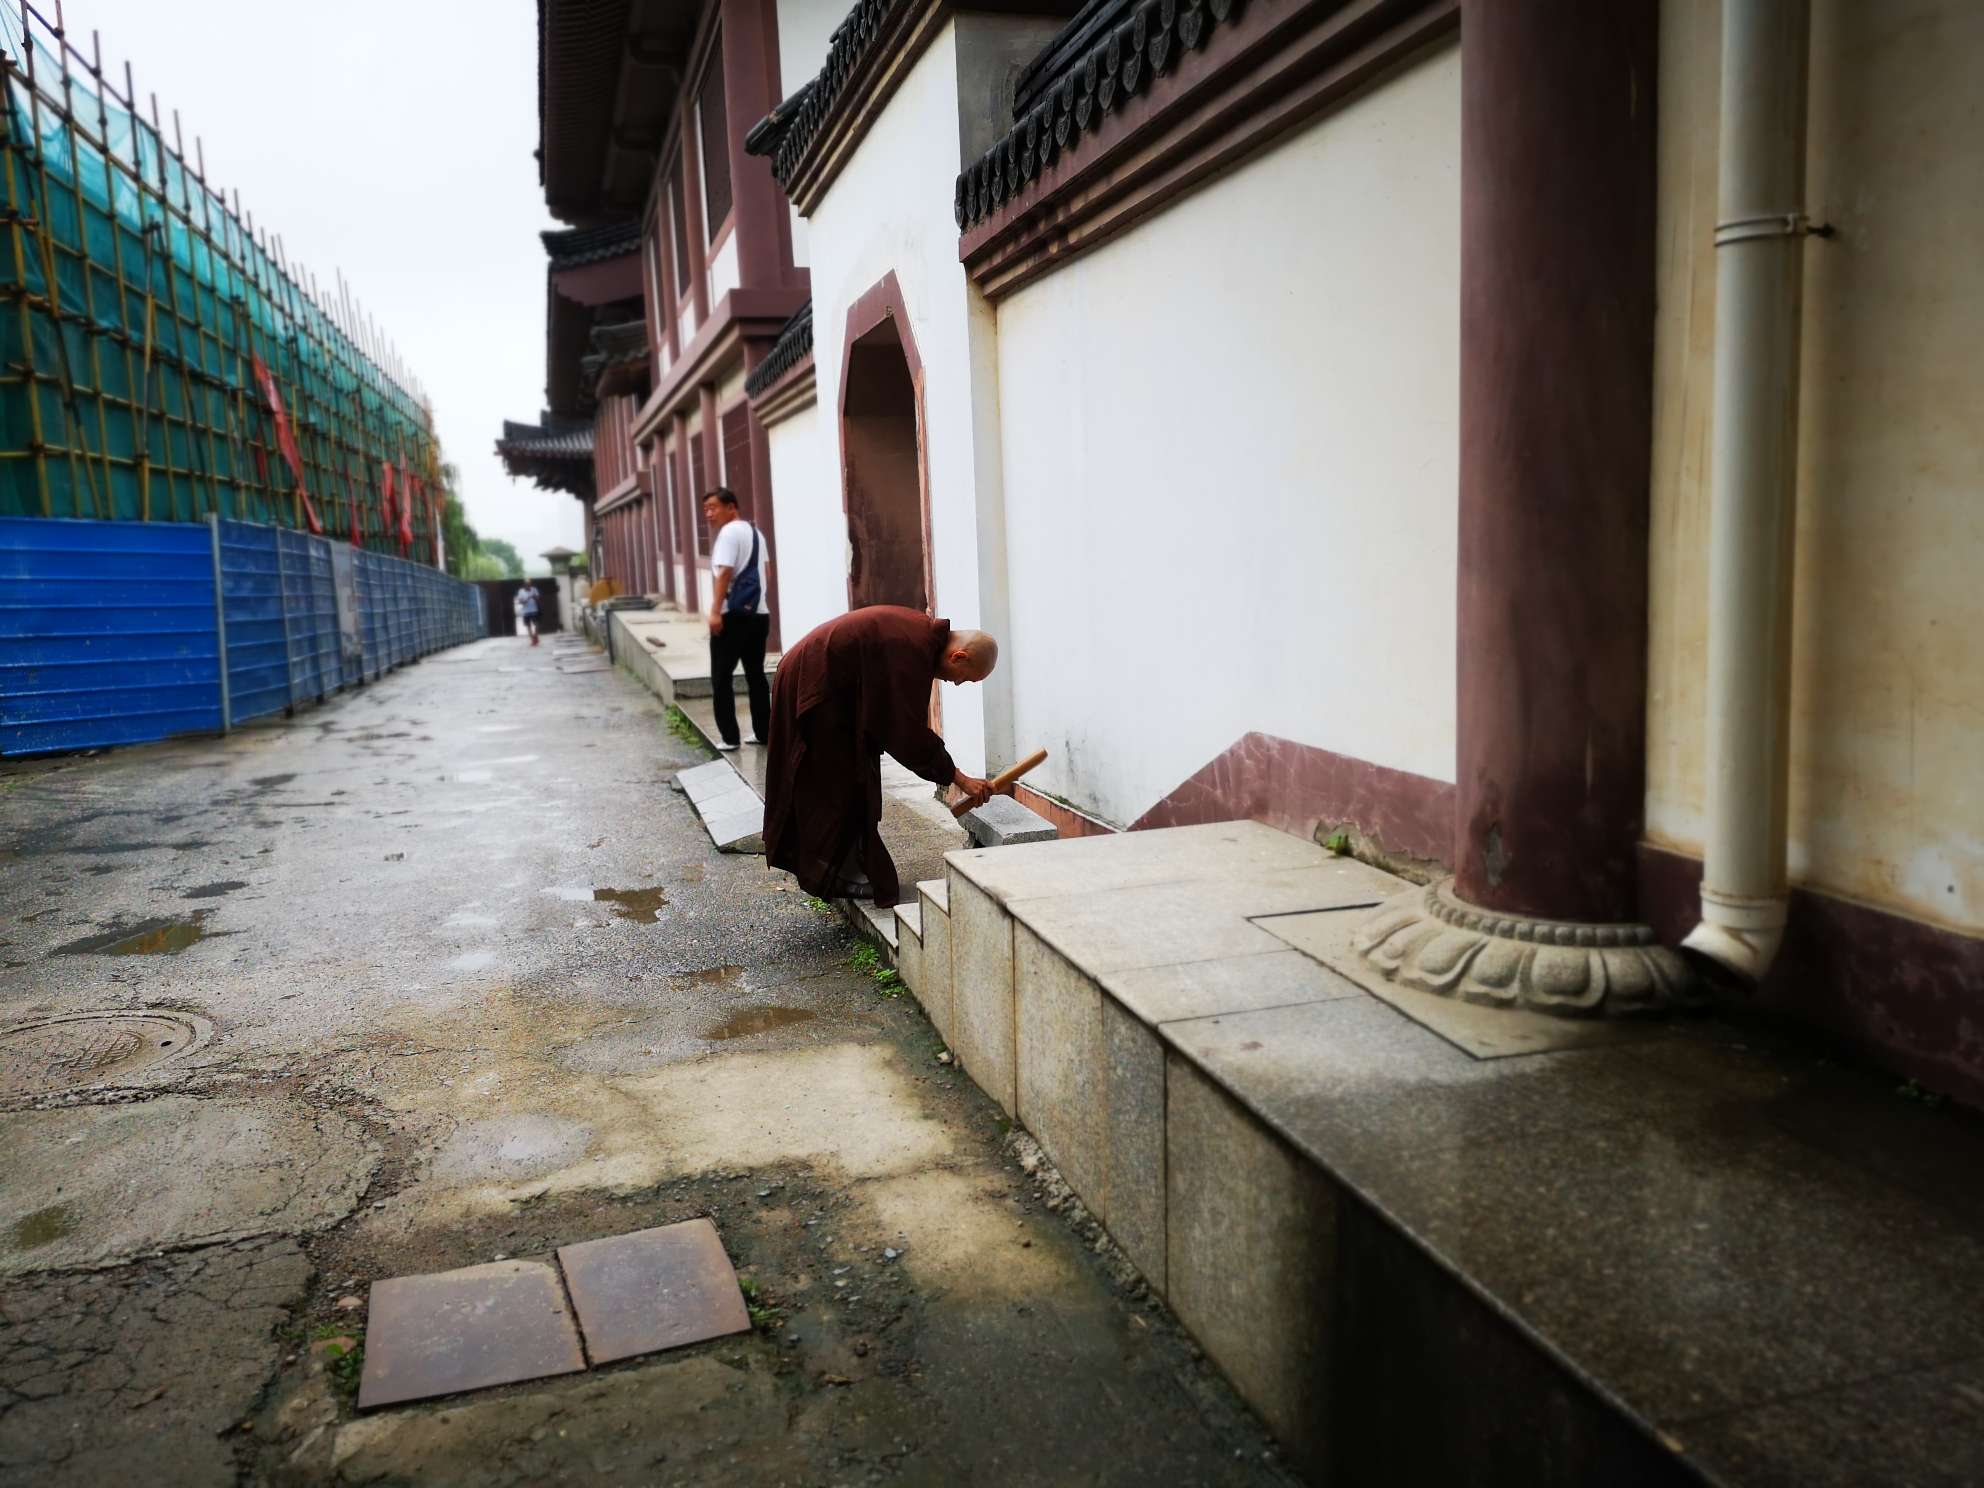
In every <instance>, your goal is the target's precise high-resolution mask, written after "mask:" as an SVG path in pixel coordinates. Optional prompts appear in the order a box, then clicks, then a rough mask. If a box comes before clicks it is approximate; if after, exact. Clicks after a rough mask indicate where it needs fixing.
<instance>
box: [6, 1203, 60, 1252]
mask: <svg viewBox="0 0 1984 1488" xmlns="http://www.w3.org/2000/svg"><path fill="white" fill-rule="evenodd" d="M75 1227H76V1216H75V1215H74V1214H72V1213H70V1211H69V1206H68V1205H67V1204H51V1205H49V1206H48V1207H47V1208H46V1209H37V1210H35V1212H34V1213H32V1214H30V1215H28V1216H27V1217H26V1218H25V1219H21V1220H17V1221H15V1223H14V1225H13V1226H12V1227H11V1228H10V1229H9V1230H8V1231H7V1242H8V1244H10V1245H12V1246H13V1247H14V1249H15V1250H39V1249H41V1247H42V1246H44V1245H53V1244H54V1243H55V1242H56V1241H57V1240H60V1239H61V1238H62V1237H63V1236H64V1235H67V1234H68V1233H69V1232H70V1231H71V1230H73V1229H75Z"/></svg>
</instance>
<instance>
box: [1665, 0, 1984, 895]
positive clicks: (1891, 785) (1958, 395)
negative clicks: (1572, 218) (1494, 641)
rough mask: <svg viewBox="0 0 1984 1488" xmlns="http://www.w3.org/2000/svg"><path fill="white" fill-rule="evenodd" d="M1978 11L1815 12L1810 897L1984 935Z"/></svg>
mask: <svg viewBox="0 0 1984 1488" xmlns="http://www.w3.org/2000/svg"><path fill="white" fill-rule="evenodd" d="M1660 56H1661V79H1660V100H1659V117H1660V127H1661V148H1660V258H1659V267H1658V274H1659V280H1658V289H1659V296H1660V301H1659V303H1660V311H1659V320H1658V322H1657V333H1656V334H1657V350H1656V369H1655V370H1656V381H1655V405H1654V471H1653V541H1652V555H1651V564H1652V567H1651V576H1652V604H1651V615H1650V619H1651V629H1652V637H1651V651H1650V656H1649V663H1650V678H1649V716H1648V738H1647V746H1648V747H1647V828H1648V834H1649V836H1651V837H1652V838H1653V839H1654V840H1655V841H1657V842H1661V843H1664V844H1667V845H1669V846H1673V847H1677V848H1679V849H1682V850H1684V851H1688V852H1699V851H1700V850H1701V844H1702V841H1703V837H1704V811H1705V808H1706V804H1707V763H1706V758H1705V752H1706V741H1705V738H1704V728H1705V716H1706V715H1705V704H1706V686H1707V643H1708V597H1707V595H1708V512H1709V499H1710V492H1709V468H1708V467H1709V446H1710V440H1711V436H1712V432H1713V431H1712V428H1711V399H1712V396H1713V388H1714V365H1713V343H1714V335H1715V263H1714V256H1715V255H1714V248H1713V246H1712V235H1713V231H1714V223H1715V211H1716V134H1717V128H1718V115H1719V75H1720V65H1721V61H1720V12H1719V8H1718V6H1717V5H1716V3H1715V0H1667V3H1666V4H1665V5H1663V7H1662V29H1661V40H1660ZM1980 57H1984V6H1979V5H1976V4H1974V3H1971V0H1883V3H1882V4H1879V5H1868V4H1863V3H1859V0H1818V3H1817V4H1815V5H1814V6H1813V37H1812V70H1811V78H1812V94H1811V120H1810V134H1809V146H1808V178H1809V179H1808V201H1809V210H1810V212H1811V215H1812V216H1813V217H1814V218H1817V219H1819V220H1822V221H1825V222H1828V223H1831V224H1833V226H1834V227H1835V229H1836V230H1837V234H1838V235H1837V236H1836V237H1835V238H1833V239H1832V240H1831V241H1829V242H1814V243H1812V244H1811V245H1810V246H1809V247H1808V248H1807V250H1806V253H1805V265H1806V279H1805V324H1804V367H1803V373H1802V397H1803V422H1802V426H1801V449H1800V459H1799V467H1800V468H1799V481H1798V485H1799V489H1798V539H1797V554H1796V560H1795V567H1794V575H1795V582H1796V584H1797V598H1796V602H1795V605H1794V621H1793V642H1792V645H1793V652H1794V662H1793V665H1794V675H1793V681H1792V718H1791V802H1790V819H1791V872H1792V877H1793V879H1794V880H1795V881H1798V882H1801V883H1804V884H1808V885H1811V886H1813V887H1816V888H1820V889H1823V890H1825V891H1828V892H1831V893H1836V894H1841V895H1845V896H1847V897H1850V898H1855V899H1860V900H1864V901H1867V902H1870V903H1874V904H1878V905H1883V906H1886V907H1889V908H1892V909H1896V910H1899V911H1901V912H1904V913H1907V914H1910V915H1913V916H1916V917H1919V918H1922V919H1927V920H1931V921H1935V922H1939V923H1942V924H1944V925H1947V926H1951V927H1954V928H1957V929H1961V930H1968V931H1970V932H1972V933H1975V932H1977V931H1978V930H1980V929H1984V742H1980V741H1984V645H1980V644H1979V641H1978V637H1979V636H1980V634H1984V583H1980V575H1984V500H1980V498H1979V492H1980V490H1984V419H1980V418H1979V416H1978V412H1979V409H1980V408H1984V357H1980V356H1979V354H1978V348H1979V347H1980V346H1984V281H1980V279H1979V276H1978V269H1977V257H1978V244H1979V242H1980V241H1984V170H1980V169H1979V153H1978V151H1979V145H1978V139H1979V105H1978V101H1977V100H1978V93H1977V86H1976V76H1975V75H1976V71H1977V60H1978V59H1979V58H1980Z"/></svg>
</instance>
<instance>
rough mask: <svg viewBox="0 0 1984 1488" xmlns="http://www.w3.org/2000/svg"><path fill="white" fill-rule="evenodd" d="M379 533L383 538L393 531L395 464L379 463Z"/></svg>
mask: <svg viewBox="0 0 1984 1488" xmlns="http://www.w3.org/2000/svg"><path fill="white" fill-rule="evenodd" d="M379 511H380V521H379V532H380V535H381V536H384V535H386V534H388V533H390V532H391V531H392V530H393V462H392V461H391V460H381V461H380V462H379Z"/></svg>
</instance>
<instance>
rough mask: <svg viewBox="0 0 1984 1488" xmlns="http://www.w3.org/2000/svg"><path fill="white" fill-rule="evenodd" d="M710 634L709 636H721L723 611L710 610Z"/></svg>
mask: <svg viewBox="0 0 1984 1488" xmlns="http://www.w3.org/2000/svg"><path fill="white" fill-rule="evenodd" d="M710 634H711V635H722V634H723V611H722V610H711V611H710Z"/></svg>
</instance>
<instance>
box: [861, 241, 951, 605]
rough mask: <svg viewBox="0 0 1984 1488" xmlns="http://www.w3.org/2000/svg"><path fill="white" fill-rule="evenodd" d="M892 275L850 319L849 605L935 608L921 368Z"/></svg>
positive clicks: (869, 296) (870, 294) (877, 287)
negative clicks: (931, 580) (924, 477)
mask: <svg viewBox="0 0 1984 1488" xmlns="http://www.w3.org/2000/svg"><path fill="white" fill-rule="evenodd" d="M906 325H907V316H906V315H905V314H904V312H903V306H902V299H901V292H900V291H899V290H898V289H897V287H896V282H895V275H893V274H890V275H889V276H888V277H887V278H886V279H884V280H883V281H882V283H880V284H878V285H876V286H875V288H874V289H872V290H870V291H869V292H868V293H867V294H865V295H863V296H862V297H861V299H860V300H858V301H856V303H855V305H854V306H853V308H852V309H851V310H850V311H849V313H848V327H847V328H848V342H847V356H846V360H845V361H844V362H843V363H842V368H841V431H840V434H841V462H842V463H841V475H842V494H843V501H844V504H845V506H846V510H847V541H848V568H847V602H848V607H849V608H850V609H859V608H860V607H861V606H863V605H873V604H896V605H907V606H909V607H910V608H911V609H916V610H925V611H927V610H929V609H930V606H931V593H930V589H931V584H930V529H929V520H928V509H927V506H926V503H925V501H924V493H923V470H924V460H923V441H922V435H923V420H922V409H921V389H920V387H919V386H918V383H919V375H920V371H921V365H922V364H921V361H920V360H919V359H918V357H917V355H916V346H915V343H914V341H913V340H911V339H909V338H908V335H907V330H906Z"/></svg>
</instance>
